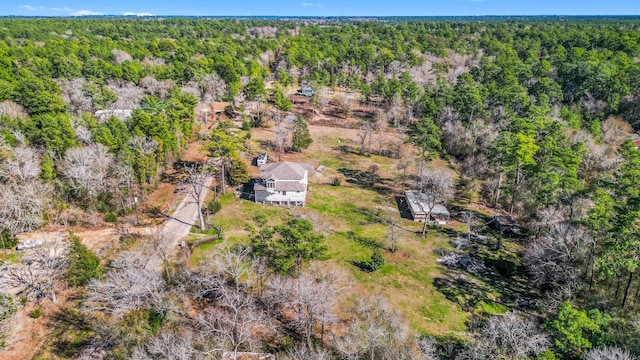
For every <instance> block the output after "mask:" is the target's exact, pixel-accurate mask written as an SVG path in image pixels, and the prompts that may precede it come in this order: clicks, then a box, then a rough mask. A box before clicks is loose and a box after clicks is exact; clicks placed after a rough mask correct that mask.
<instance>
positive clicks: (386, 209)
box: [191, 139, 517, 335]
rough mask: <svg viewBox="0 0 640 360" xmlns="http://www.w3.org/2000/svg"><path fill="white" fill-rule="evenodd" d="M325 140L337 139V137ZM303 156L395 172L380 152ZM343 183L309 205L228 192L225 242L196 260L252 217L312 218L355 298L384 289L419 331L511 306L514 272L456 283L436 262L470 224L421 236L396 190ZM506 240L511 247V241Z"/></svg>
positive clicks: (459, 327)
mask: <svg viewBox="0 0 640 360" xmlns="http://www.w3.org/2000/svg"><path fill="white" fill-rule="evenodd" d="M325 140H326V141H327V142H328V143H331V142H332V144H333V143H335V144H334V145H337V144H338V141H337V139H325ZM304 156H305V158H306V157H309V156H313V162H314V163H315V164H316V165H317V164H322V165H325V166H328V167H330V168H333V169H336V168H339V167H347V168H350V169H359V170H366V169H367V166H368V164H370V163H371V162H375V163H378V164H379V165H380V166H381V168H383V169H385V170H386V171H388V172H392V171H395V170H394V169H395V166H394V164H395V163H394V160H392V159H388V158H382V157H377V156H372V157H362V156H359V155H357V154H346V155H344V154H338V152H337V151H328V152H324V153H320V154H310V153H308V154H304ZM391 175H392V176H393V174H391ZM342 185H343V186H331V185H320V184H313V183H312V184H311V185H310V187H309V193H308V195H307V205H306V207H304V208H285V207H278V206H271V205H263V204H255V203H252V202H250V201H246V200H242V199H238V198H235V197H234V196H232V195H230V194H227V195H225V196H223V197H222V198H221V199H220V202H221V204H222V209H221V211H220V212H219V213H218V214H216V215H215V216H213V217H212V218H210V219H209V221H210V222H213V223H215V224H219V225H222V226H223V227H224V242H223V243H220V242H213V243H207V244H203V245H201V246H198V247H197V248H196V249H195V250H194V252H193V256H192V262H191V263H192V264H195V263H197V262H198V261H200V260H201V259H203V258H204V257H205V256H206V254H207V253H208V252H210V251H212V250H213V249H216V248H219V247H222V246H227V245H229V244H234V243H241V242H245V241H247V239H248V236H249V232H248V231H247V230H246V227H247V225H253V226H255V223H254V221H253V217H254V216H255V215H257V214H264V215H266V216H267V218H268V219H269V225H270V226H274V225H279V224H282V223H284V222H285V221H287V220H288V219H290V218H291V217H293V216H300V217H307V218H309V219H310V220H311V221H312V222H313V223H314V224H315V226H316V229H322V230H324V232H325V235H326V241H325V244H326V245H327V248H328V251H327V254H326V258H327V259H326V261H331V262H333V263H335V264H336V266H340V267H342V268H344V269H346V270H347V271H348V272H349V273H351V274H352V275H353V277H354V279H355V280H356V285H355V286H353V287H351V288H350V290H349V292H350V294H348V299H349V301H355V299H356V298H358V297H364V296H371V295H376V294H383V295H384V296H385V297H386V298H387V299H388V300H389V302H390V303H391V304H392V305H394V306H395V307H396V308H397V309H398V310H399V311H400V312H401V313H402V314H403V315H404V317H405V318H406V319H407V320H408V321H409V323H410V325H411V327H412V329H413V330H415V331H417V332H419V333H422V334H434V335H444V334H451V333H455V332H460V331H464V330H466V327H467V321H468V320H469V319H470V318H471V316H472V315H489V314H500V313H504V312H506V311H508V308H507V306H505V305H504V304H505V303H508V301H509V300H510V299H511V298H512V297H513V296H507V297H504V294H505V286H506V285H507V284H509V283H510V282H511V281H513V280H514V279H515V278H510V277H504V278H502V279H499V281H496V278H495V277H493V278H491V277H477V276H473V275H472V274H464V275H463V276H465V277H466V278H468V280H469V281H468V282H466V283H464V284H463V285H464V286H468V287H467V288H465V287H464V286H460V284H459V282H456V281H457V280H456V278H455V274H460V273H459V272H458V273H455V272H452V271H449V270H447V269H445V268H443V267H442V266H441V265H440V264H439V263H438V262H437V261H436V260H437V258H438V255H436V253H437V252H438V251H439V250H443V249H444V250H447V251H449V250H453V248H452V246H451V245H450V243H449V241H450V239H451V237H455V235H456V234H457V233H458V232H464V229H463V228H464V226H462V225H460V224H458V226H457V227H456V226H455V225H452V226H448V227H444V228H442V227H436V228H429V230H428V231H427V234H426V236H425V237H422V236H420V231H421V229H422V224H418V223H414V222H413V221H411V220H407V219H402V218H401V217H400V214H399V211H398V209H397V204H396V202H395V199H394V197H393V195H392V194H381V193H380V192H377V191H374V190H372V189H367V188H362V187H359V186H357V185H355V184H352V183H347V182H343V184H342ZM389 216H391V218H392V219H393V222H394V223H395V224H397V225H398V226H400V227H401V228H402V229H403V230H400V229H398V230H396V234H397V236H398V242H397V251H396V252H394V253H391V252H390V251H389V250H388V248H389V241H388V240H389V232H390V228H389V225H388V223H387V222H386V221H385V220H387V219H389ZM505 246H508V245H507V244H506V243H505ZM373 247H380V248H381V251H382V253H383V256H384V258H385V265H384V266H382V268H381V269H379V270H378V271H375V272H372V273H369V272H364V271H361V270H360V268H359V267H358V266H356V265H357V263H358V262H365V261H368V260H369V259H370V257H371V254H372V252H373ZM492 256H494V255H492ZM495 256H502V255H499V254H495ZM489 260H491V259H489ZM194 261H195V262H194ZM515 280H517V279H515ZM496 284H497V285H496ZM505 299H506V301H503V300H505ZM345 305H347V304H345Z"/></svg>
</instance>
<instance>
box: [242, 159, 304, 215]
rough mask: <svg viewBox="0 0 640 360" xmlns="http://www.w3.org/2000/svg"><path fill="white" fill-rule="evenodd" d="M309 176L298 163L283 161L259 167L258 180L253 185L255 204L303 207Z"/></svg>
mask: <svg viewBox="0 0 640 360" xmlns="http://www.w3.org/2000/svg"><path fill="white" fill-rule="evenodd" d="M308 183H309V175H308V171H307V168H306V167H305V166H304V165H302V164H298V163H293V162H288V161H283V162H275V163H270V164H265V165H261V166H260V179H258V180H257V181H256V182H255V184H254V185H253V192H254V195H255V202H257V203H263V204H275V205H287V206H290V205H292V206H304V204H305V202H306V199H307V184H308Z"/></svg>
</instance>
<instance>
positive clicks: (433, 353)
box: [417, 337, 440, 360]
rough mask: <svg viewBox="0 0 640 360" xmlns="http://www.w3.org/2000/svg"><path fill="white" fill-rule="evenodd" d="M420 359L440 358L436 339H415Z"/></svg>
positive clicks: (436, 359) (432, 359) (437, 359)
mask: <svg viewBox="0 0 640 360" xmlns="http://www.w3.org/2000/svg"><path fill="white" fill-rule="evenodd" d="M417 343H418V348H419V349H420V356H421V358H422V360H440V355H439V352H438V346H437V342H436V339H434V338H432V337H424V338H422V339H419V340H418V341H417Z"/></svg>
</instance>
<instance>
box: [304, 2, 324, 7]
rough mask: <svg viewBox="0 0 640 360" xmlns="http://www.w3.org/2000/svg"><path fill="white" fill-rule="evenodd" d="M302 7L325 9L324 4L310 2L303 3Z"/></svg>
mask: <svg viewBox="0 0 640 360" xmlns="http://www.w3.org/2000/svg"><path fill="white" fill-rule="evenodd" d="M300 5H302V6H304V7H324V5H322V4H316V3H310V2H303V3H302V4H300Z"/></svg>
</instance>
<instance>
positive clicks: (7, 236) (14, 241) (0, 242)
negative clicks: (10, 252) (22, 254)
mask: <svg viewBox="0 0 640 360" xmlns="http://www.w3.org/2000/svg"><path fill="white" fill-rule="evenodd" d="M16 245H18V238H17V237H15V236H14V235H13V234H12V233H11V232H9V230H2V232H0V249H11V248H13V247H15V246H16Z"/></svg>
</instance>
